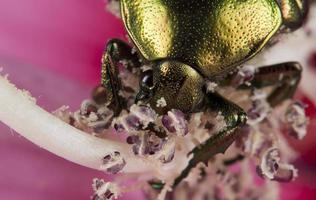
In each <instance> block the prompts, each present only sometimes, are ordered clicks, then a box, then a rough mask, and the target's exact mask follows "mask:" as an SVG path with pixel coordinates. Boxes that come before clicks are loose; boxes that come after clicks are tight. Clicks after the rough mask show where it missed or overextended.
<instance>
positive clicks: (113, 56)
mask: <svg viewBox="0 0 316 200" xmlns="http://www.w3.org/2000/svg"><path fill="white" fill-rule="evenodd" d="M122 61H125V62H127V64H128V69H129V68H130V69H129V70H131V68H133V67H139V66H140V62H139V60H138V57H137V56H136V55H135V54H133V53H132V48H131V47H130V46H129V45H128V44H126V43H125V42H123V41H121V40H118V39H112V40H110V41H109V42H108V43H107V46H106V49H105V52H104V53H103V56H102V71H101V74H102V80H101V83H102V86H103V87H104V88H105V90H106V103H107V104H109V105H110V107H111V108H112V109H113V111H114V115H115V116H117V115H118V114H119V113H120V112H121V110H122V108H123V107H124V106H123V105H124V102H123V99H122V98H121V97H120V96H119V91H120V90H121V82H120V79H119V76H118V75H119V65H120V62H122Z"/></svg>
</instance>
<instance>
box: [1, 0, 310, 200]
mask: <svg viewBox="0 0 316 200" xmlns="http://www.w3.org/2000/svg"><path fill="white" fill-rule="evenodd" d="M0 16H1V17H0V66H2V67H3V68H4V71H5V72H6V73H9V74H10V79H11V80H12V81H13V82H15V83H16V84H17V85H18V87H22V88H25V89H28V90H29V91H31V93H32V95H33V96H35V97H37V98H38V102H39V104H40V105H41V106H43V107H44V108H46V109H47V110H50V111H51V110H54V109H56V108H58V107H59V106H61V105H64V104H66V105H70V107H71V108H73V109H75V108H78V106H79V104H80V102H81V100H82V99H83V98H85V97H88V95H89V91H90V90H91V88H92V87H93V86H95V85H96V84H97V83H98V82H99V76H100V59H101V54H102V51H103V48H104V46H105V44H106V41H107V40H108V39H109V38H113V37H116V38H124V36H125V34H126V33H125V31H124V28H123V25H122V23H121V21H120V20H119V19H117V18H116V17H114V16H113V15H111V14H109V13H107V12H106V11H105V4H104V1H103V0H88V1H87V0H67V1H65V0H54V1H48V0H23V1H21V0H20V1H18V0H1V1H0ZM315 45H316V43H315ZM0 92H1V91H0ZM299 98H301V99H303V100H304V101H305V102H307V103H308V104H309V108H308V113H309V114H310V116H311V117H312V121H314V122H315V120H316V108H315V105H314V104H313V103H312V102H311V101H310V100H309V99H308V98H306V97H305V96H304V95H299ZM315 124H316V123H311V125H310V127H309V130H310V133H309V135H308V136H307V137H306V138H305V139H304V141H303V142H301V143H298V142H296V141H294V140H291V143H292V144H293V145H294V146H295V148H296V149H297V150H298V151H299V152H300V153H301V157H300V158H299V159H298V160H297V161H296V166H297V167H298V168H299V169H300V177H299V179H298V180H297V181H295V182H294V183H291V184H284V185H283V186H282V194H281V195H282V199H288V200H296V199H315V196H316V183H315V180H316V172H315V169H316V157H315V154H316V145H315V144H316V137H315V136H314V135H315V134H314V133H313V130H316V125H315ZM94 177H103V178H105V179H107V178H109V177H106V176H105V175H104V174H103V173H100V172H96V171H93V170H90V169H87V168H84V167H81V166H78V165H75V164H73V163H70V162H68V161H65V160H63V159H60V158H58V157H56V156H54V155H52V154H50V153H48V152H46V151H45V150H43V149H40V148H39V147H37V146H35V145H33V144H31V143H30V142H28V141H26V140H25V139H24V138H22V137H20V136H18V135H17V134H16V133H14V132H13V131H11V130H10V129H9V128H8V127H6V126H4V125H3V124H0V199H5V200H18V199H27V200H31V199H32V200H39V199H46V200H53V199H77V200H80V199H89V198H90V196H91V194H92V189H91V181H92V179H93V178H94ZM122 199H142V195H141V193H137V192H136V193H133V194H130V195H129V196H125V197H124V198H122Z"/></svg>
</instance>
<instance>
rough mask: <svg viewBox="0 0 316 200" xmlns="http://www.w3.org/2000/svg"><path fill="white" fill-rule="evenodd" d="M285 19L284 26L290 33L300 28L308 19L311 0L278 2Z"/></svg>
mask: <svg viewBox="0 0 316 200" xmlns="http://www.w3.org/2000/svg"><path fill="white" fill-rule="evenodd" d="M277 2H278V4H279V6H280V9H281V12H282V17H283V25H284V26H285V27H286V28H287V29H289V30H290V31H295V30H296V29H298V28H300V27H301V26H302V25H303V24H304V22H305V20H306V17H307V14H308V10H309V3H310V0H277Z"/></svg>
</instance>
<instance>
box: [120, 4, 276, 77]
mask: <svg viewBox="0 0 316 200" xmlns="http://www.w3.org/2000/svg"><path fill="white" fill-rule="evenodd" d="M121 11H122V16H123V20H124V23H125V26H126V28H127V30H128V32H129V34H130V36H131V38H132V40H133V41H134V43H135V44H136V46H137V47H138V49H139V50H140V52H141V53H142V55H143V56H144V57H145V58H146V59H148V60H150V61H152V60H157V59H162V58H169V59H174V60H177V61H181V62H184V63H186V64H188V65H191V66H192V67H195V68H196V69H197V70H199V71H200V72H201V73H202V74H203V75H205V76H207V77H209V78H211V77H214V76H216V75H219V74H222V73H223V72H224V71H228V70H230V69H232V68H233V67H235V66H236V65H238V64H240V63H242V62H244V61H246V60H247V59H249V58H251V57H252V56H254V55H255V54H256V53H257V52H258V51H260V49H261V48H262V47H263V46H264V45H265V44H266V42H267V41H268V40H269V39H270V37H271V36H272V35H273V34H274V33H275V32H276V31H277V30H278V28H279V26H280V24H281V21H282V19H281V13H280V9H279V7H278V5H277V3H276V1H275V0H243V1H240V0H195V1H187V0H172V1H171V0H122V1H121Z"/></svg>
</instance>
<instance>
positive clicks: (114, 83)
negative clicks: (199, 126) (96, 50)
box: [102, 0, 308, 175]
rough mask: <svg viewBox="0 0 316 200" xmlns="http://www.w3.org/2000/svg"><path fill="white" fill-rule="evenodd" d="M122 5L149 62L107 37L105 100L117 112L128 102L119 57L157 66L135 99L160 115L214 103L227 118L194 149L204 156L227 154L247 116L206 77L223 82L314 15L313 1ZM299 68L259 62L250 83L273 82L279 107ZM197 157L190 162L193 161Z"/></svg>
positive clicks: (175, 0) (143, 0) (130, 1)
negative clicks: (210, 88)
mask: <svg viewBox="0 0 316 200" xmlns="http://www.w3.org/2000/svg"><path fill="white" fill-rule="evenodd" d="M119 3H120V9H121V16H122V19H123V21H124V24H125V27H126V30H127V31H128V34H129V36H130V38H131V40H132V42H133V43H134V45H135V46H136V48H137V50H138V52H139V54H140V56H141V59H142V60H143V62H142V63H141V62H140V61H139V57H138V56H137V55H136V54H133V53H132V48H131V47H130V46H128V45H127V44H125V43H124V42H122V41H120V40H116V39H114V40H111V41H109V42H108V44H107V48H106V51H105V53H104V56H103V59H102V84H103V86H104V87H105V89H106V92H107V101H108V102H109V103H110V104H112V107H113V109H114V111H115V114H116V115H118V114H119V113H120V111H121V109H122V107H123V103H122V100H121V99H120V97H119V95H118V91H119V90H120V81H119V78H118V73H119V72H118V67H117V65H118V62H119V61H120V60H122V59H124V60H127V61H128V62H129V63H130V65H131V66H132V67H140V66H141V65H142V64H144V63H145V64H146V63H150V64H151V65H152V66H153V69H152V70H150V71H146V72H144V75H143V78H142V80H141V82H140V91H139V93H138V95H137V97H136V101H142V102H144V103H150V104H151V106H152V107H153V108H154V109H155V110H156V111H157V112H158V113H161V114H162V113H165V112H167V111H168V110H170V109H172V108H175V109H179V110H182V111H183V112H185V113H192V112H196V111H199V110H201V109H205V107H208V108H210V109H211V110H213V111H216V112H221V113H222V115H223V116H224V118H225V121H226V124H227V127H226V128H225V130H222V131H221V132H219V133H218V134H217V135H216V136H215V137H214V138H212V140H209V141H208V142H206V144H205V145H202V147H199V149H195V150H193V151H195V153H197V154H199V153H201V157H203V155H202V152H203V151H205V150H207V151H209V152H212V154H216V153H219V152H223V151H225V150H226V148H227V147H228V146H229V145H230V144H231V143H232V142H233V141H234V140H235V138H236V137H238V134H237V132H236V131H234V130H235V129H236V128H238V127H240V126H242V125H243V124H245V123H246V120H247V115H246V113H245V112H244V111H243V109H242V108H240V107H239V106H238V105H236V104H234V103H232V102H230V101H229V100H227V99H225V98H224V97H222V96H220V95H219V94H218V93H209V92H207V91H206V89H205V83H206V80H208V81H212V82H217V83H218V84H221V79H220V78H221V77H223V76H224V75H226V74H227V73H229V72H232V71H234V70H236V69H237V67H238V66H240V65H241V64H243V63H244V62H246V61H248V60H249V59H251V58H252V57H254V56H255V55H256V54H258V52H260V51H261V50H262V49H263V47H264V46H265V45H266V44H268V43H269V41H270V40H271V38H273V36H275V35H277V34H278V33H281V32H290V31H294V30H296V29H298V28H299V27H301V26H302V24H303V23H304V21H305V19H306V16H307V13H308V0H120V2H119ZM301 70H302V69H301V66H300V65H299V64H298V63H295V62H289V63H282V64H276V65H272V66H264V67H260V68H258V70H256V73H255V76H254V78H253V80H252V81H251V86H252V87H255V88H262V87H266V86H275V89H274V90H273V91H272V93H271V94H270V95H269V96H268V99H267V100H268V102H269V103H270V104H271V106H276V105H278V104H279V103H281V102H282V101H284V100H285V99H288V98H291V97H292V96H293V94H294V92H295V90H296V88H297V85H298V83H299V81H300V76H301ZM281 74H282V76H281ZM162 97H164V99H165V100H166V103H167V106H166V107H164V108H158V107H156V102H157V100H158V99H160V98H162ZM206 146H207V147H206ZM204 147H205V148H204ZM203 148H204V149H203ZM211 148H213V149H211ZM208 156H209V155H208ZM199 161H200V159H198V160H194V159H192V160H191V161H190V164H191V165H195V164H196V163H197V162H199ZM188 170H189V169H188ZM185 173H187V172H183V175H185Z"/></svg>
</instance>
